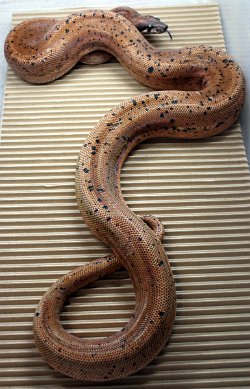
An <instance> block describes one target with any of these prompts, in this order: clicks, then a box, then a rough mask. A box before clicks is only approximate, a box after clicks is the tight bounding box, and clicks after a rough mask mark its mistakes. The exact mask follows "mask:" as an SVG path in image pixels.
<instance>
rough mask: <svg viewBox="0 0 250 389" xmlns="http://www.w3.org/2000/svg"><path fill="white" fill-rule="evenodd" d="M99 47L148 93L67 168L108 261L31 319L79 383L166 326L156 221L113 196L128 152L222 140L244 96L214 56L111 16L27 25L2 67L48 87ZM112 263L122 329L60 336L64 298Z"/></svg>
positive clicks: (57, 293)
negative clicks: (131, 297) (169, 141)
mask: <svg viewBox="0 0 250 389" xmlns="http://www.w3.org/2000/svg"><path fill="white" fill-rule="evenodd" d="M150 27H151V26H150ZM98 50H99V51H101V52H107V53H109V54H111V55H113V56H115V57H116V58H117V60H118V61H119V62H120V63H121V65H122V66H124V67H125V68H126V69H127V70H128V71H129V73H130V74H131V75H132V76H133V77H134V78H135V79H136V80H138V81H139V82H141V83H142V84H144V85H147V86H149V87H152V88H154V89H155V90H156V91H152V92H148V93H144V94H142V95H138V96H134V97H133V98H131V99H129V100H128V101H125V102H123V103H122V104H120V105H119V106H118V107H115V108H114V109H112V110H111V111H110V112H109V113H108V114H107V115H106V116H105V117H103V118H102V120H100V122H99V123H98V124H97V125H96V127H95V128H94V129H93V131H92V132H91V133H90V135H89V136H88V137H87V139H86V141H85V143H84V144H83V146H82V148H81V151H80V155H79V159H78V163H77V169H76V197H77V201H78V206H79V209H80V213H81V215H82V217H83V219H84V221H85V222H86V223H87V224H88V226H89V228H90V229H91V231H92V232H93V234H95V235H96V236H97V237H98V238H100V239H101V240H102V241H103V242H105V244H107V245H108V246H109V247H110V249H111V251H112V255H110V256H108V257H105V258H101V259H98V260H95V261H92V262H90V263H89V264H88V265H86V266H81V267H78V268H77V269H75V270H73V271H71V272H70V273H69V274H66V275H64V276H63V277H62V278H60V279H59V280H58V281H57V282H55V283H54V284H53V285H52V286H51V287H50V289H49V290H48V291H47V292H46V293H45V295H44V296H43V297H42V299H41V301H40V303H39V305H38V307H37V310H36V314H35V318H34V337H35V341H36V345H37V347H38V349H39V351H40V353H41V354H42V355H43V356H44V358H45V359H46V360H47V361H48V363H49V364H50V365H51V366H52V367H53V368H55V369H56V370H58V371H60V372H62V373H64V374H65V375H68V376H70V377H73V378H77V379H82V380H85V381H108V380H115V379H118V378H122V377H125V376H128V375H130V374H132V373H134V372H136V371H138V370H140V369H141V368H142V367H144V366H145V365H147V364H148V363H149V362H150V361H151V360H152V359H153V358H154V357H155V356H156V355H157V354H158V353H159V352H160V350H161V349H162V348H163V347H164V345H165V344H166V342H167V340H168V338H169V336H170V333H171V330H172V326H173V323H174V319H175V310H176V293H175V283H174V280H173V275H172V272H171V269H170V265H169V262H168V260H167V257H166V254H165V251H164V248H163V245H162V243H161V240H162V236H163V231H162V226H161V223H160V222H159V221H158V220H157V219H156V218H153V217H152V216H147V217H138V216H137V215H135V214H134V213H133V212H132V211H131V210H130V209H129V208H128V206H127V205H126V203H125V202H124V200H123V197H122V193H121V189H120V173H121V168H122V165H123V163H124V161H125V159H126V157H127V155H128V154H129V152H130V151H131V150H132V149H133V148H134V147H135V146H136V145H137V144H138V143H140V142H142V141H144V140H147V139H150V138H155V137H170V138H176V139H198V138H203V137H209V136H212V135H216V134H219V133H221V132H222V131H224V130H226V129H227V128H229V127H230V126H231V125H232V124H233V123H235V122H236V121H237V119H238V117H239V114H240V111H241V107H242V105H243V102H244V95H245V87H244V78H243V75H242V71H241V69H240V67H239V65H238V64H237V63H236V62H235V61H234V59H233V58H231V57H230V56H228V55H227V54H225V53H224V52H223V51H221V50H220V49H216V48H212V47H205V46H196V47H185V48H183V49H180V50H159V49H157V48H155V47H153V46H152V45H151V44H150V43H149V42H148V41H147V40H146V39H145V38H144V37H143V36H142V34H141V33H140V32H139V31H138V29H137V28H136V27H135V26H134V25H133V24H132V23H131V21H129V20H127V19H126V18H125V17H124V16H123V15H120V14H118V13H115V12H113V11H103V10H87V11H83V12H80V13H75V14H72V15H70V16H69V17H67V18H65V19H63V20H57V19H48V18H46V19H41V18H40V19H34V20H28V21H25V22H23V23H21V24H20V25H18V26H16V27H15V28H14V29H13V30H12V31H11V32H10V33H9V35H8V37H7V39H6V43H5V54H6V58H7V61H8V62H9V64H10V65H11V66H12V68H13V69H14V71H15V72H16V73H17V74H18V75H19V76H20V77H22V78H23V79H24V80H26V81H29V82H32V83H46V82H51V81H53V80H55V79H57V78H58V77H61V76H62V75H64V74H65V73H67V72H68V71H69V70H70V69H72V67H73V66H74V65H75V64H76V63H77V62H78V61H81V60H82V59H84V57H85V56H87V55H90V53H92V52H96V51H98ZM121 265H122V266H124V267H125V268H126V269H127V271H128V272H129V275H130V277H131V281H132V284H133V287H134V292H135V300H136V303H135V311H134V314H133V316H132V317H131V318H130V320H129V321H128V323H127V324H126V325H125V327H124V328H123V329H122V330H121V331H119V332H117V333H115V334H114V335H112V336H109V337H106V338H102V339H100V340H88V339H80V338H78V337H75V336H73V335H72V334H70V333H67V332H66V331H65V330H64V329H63V327H62V325H61V324H60V312H61V310H62V308H63V305H64V303H65V301H66V299H67V298H68V297H69V296H70V295H71V294H72V293H74V292H75V291H77V290H78V289H79V288H82V287H84V286H85V285H87V284H89V283H90V282H93V281H94V280H96V279H97V278H99V277H103V276H105V275H107V274H110V273H112V272H114V271H115V270H117V269H118V268H119V267H120V266H121Z"/></svg>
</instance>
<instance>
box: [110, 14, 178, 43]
mask: <svg viewBox="0 0 250 389" xmlns="http://www.w3.org/2000/svg"><path fill="white" fill-rule="evenodd" d="M112 11H113V12H116V13H119V14H120V15H122V16H124V17H125V18H126V19H128V20H129V21H130V22H131V23H133V24H134V25H135V27H136V28H137V29H138V30H139V31H140V32H146V33H148V34H162V33H164V32H167V33H168V35H169V37H170V39H172V35H171V33H170V32H169V30H168V25H167V24H165V23H163V22H162V21H161V20H160V19H159V18H156V17H154V16H152V15H141V14H140V13H139V12H137V11H136V10H134V9H133V8H130V7H116V8H114V9H112Z"/></svg>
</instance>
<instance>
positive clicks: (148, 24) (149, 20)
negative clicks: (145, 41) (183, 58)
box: [136, 15, 172, 39]
mask: <svg viewBox="0 0 250 389" xmlns="http://www.w3.org/2000/svg"><path fill="white" fill-rule="evenodd" d="M136 27H137V28H138V30H139V31H140V32H143V31H145V32H147V33H149V34H163V33H164V32H167V33H168V35H169V36H170V39H172V35H171V33H170V31H169V30H168V25H167V24H165V23H163V22H162V21H161V20H160V19H159V18H156V17H154V16H151V15H146V16H142V18H141V21H140V23H138V24H137V25H136Z"/></svg>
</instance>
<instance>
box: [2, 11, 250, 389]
mask: <svg viewBox="0 0 250 389" xmlns="http://www.w3.org/2000/svg"><path fill="white" fill-rule="evenodd" d="M70 12H71V11H60V12H59V11H58V12H50V13H47V12H46V13H45V12H44V13H42V15H44V16H47V15H49V16H64V15H67V14H68V13H70ZM142 12H144V13H147V14H148V13H151V14H154V15H156V16H159V17H161V18H162V20H165V21H166V22H167V24H168V25H169V26H170V30H171V32H172V34H173V37H174V39H173V41H171V42H170V41H169V37H168V35H167V34H165V35H161V36H155V37H153V38H150V40H151V42H152V43H153V44H155V45H156V46H157V47H160V48H164V47H176V48H179V47H182V46H184V45H195V44H200V43H204V44H206V45H214V46H219V47H224V40H223V34H222V30H221V25H220V17H219V10H218V7H217V6H216V5H213V4H212V5H208V6H204V5H202V6H191V7H178V8H174V7H169V8H168V7H166V8H152V9H150V11H149V10H147V9H142ZM36 15H38V14H37V13H36V14H33V13H29V14H16V15H14V23H17V22H19V21H21V20H23V19H26V18H27V17H34V16H36ZM39 15H41V13H39ZM239 28H240V27H239ZM146 90H148V88H146V87H144V86H142V85H140V84H139V83H138V82H137V81H135V80H133V79H132V78H131V76H130V75H129V74H128V73H127V72H126V70H124V69H122V68H121V66H120V65H119V64H118V63H109V64H104V65H100V66H93V67H91V66H85V65H79V66H77V68H76V69H74V70H73V71H71V72H70V73H69V74H68V75H67V76H65V77H64V78H62V79H60V80H57V81H55V82H53V83H51V84H49V85H40V86H34V85H29V84H27V83H25V82H23V81H22V80H20V79H19V78H17V77H16V76H15V74H14V73H13V72H12V71H11V70H9V72H8V77H7V83H6V89H5V102H4V112H3V128H2V140H1V146H0V160H1V177H0V180H1V183H0V190H1V194H0V195H1V197H0V201H1V211H0V215H1V220H0V224H1V226H0V233H1V241H0V245H1V259H0V268H1V271H0V277H1V286H0V296H1V297H0V298H1V304H0V315H1V316H0V344H1V347H0V377H1V378H0V386H1V387H5V388H7V387H16V388H37V387H46V388H64V387H79V388H80V387H81V388H82V387H84V388H96V387H102V386H105V387H112V388H137V387H138V386H139V385H140V387H141V388H152V389H153V388H155V389H156V388H171V389H173V388H178V389H184V388H185V389H186V388H213V389H216V388H222V387H223V388H225V387H226V388H247V387H249V386H250V372H249V366H250V340H249V339H250V261H249V259H250V257H249V248H250V239H249V237H250V206H249V198H250V179H249V171H248V166H247V160H246V157H245V151H244V146H243V141H242V137H241V130H240V127H239V125H236V126H234V127H233V128H232V129H230V130H228V131H227V132H226V133H224V134H223V135H220V136H216V137H214V138H210V139H207V140H202V141H189V142H180V141H179V142H175V141H173V140H171V141H170V140H167V139H166V140H161V141H157V140H156V141H155V142H153V141H150V142H147V143H144V144H141V145H140V146H139V147H138V148H137V149H136V150H134V151H133V152H132V154H131V155H130V156H129V158H128V160H127V162H126V163H125V166H124V168H123V172H122V190H123V194H124V197H125V200H126V202H127V203H128V204H129V206H130V207H131V209H132V210H133V211H134V212H136V213H137V214H152V215H155V216H157V217H159V218H160V220H161V221H162V222H163V223H164V226H165V228H166V236H165V239H164V246H165V249H166V252H167V254H168V256H169V259H170V262H171V265H172V269H173V273H174V277H175V281H176V287H177V302H178V308H177V317H176V322H175V326H174V330H173V334H172V337H171V339H170V342H169V344H168V345H167V346H166V347H165V349H164V350H163V351H162V353H161V354H160V355H159V356H158V357H157V358H156V359H155V360H154V361H153V362H152V363H151V364H150V365H149V366H147V367H146V368H144V369H143V370H141V371H140V372H139V373H137V374H136V375H134V376H131V377H128V378H127V379H124V380H121V381H118V382H115V383H106V384H96V385H89V384H86V385H85V384H83V383H81V382H78V381H75V380H72V379H69V378H67V377H64V376H62V375H61V374H59V373H57V372H55V371H54V370H52V369H51V368H50V367H48V365H47V364H46V362H45V361H44V360H43V359H42V358H41V357H40V355H39V354H38V352H37V350H36V348H35V345H34V341H33V337H32V319H33V313H34V309H35V306H36V304H37V303H38V301H39V299H40V297H41V296H42V294H43V293H44V292H45V291H46V289H47V288H48V287H49V286H50V285H51V283H52V282H54V281H55V280H56V279H58V277H60V276H61V275H62V274H64V273H66V272H68V271H70V270H71V269H73V268H75V267H77V266H78V265H81V264H83V263H87V262H88V261H90V260H91V259H94V258H98V257H101V256H103V255H106V254H107V253H109V250H108V248H106V247H105V246H104V245H103V244H102V243H101V242H99V241H98V240H97V239H96V238H95V237H93V236H92V234H91V233H90V232H89V230H88V228H87V226H85V225H84V223H83V222H82V220H81V218H80V214H79V211H78V209H77V205H76V200H75V193H74V173H75V165H76V160H77V156H78V152H79V149H80V146H81V144H82V143H83V141H84V138H85V136H86V135H87V134H88V133H89V131H91V130H92V128H93V127H94V125H95V123H96V122H97V121H98V120H99V119H100V118H101V117H102V116H103V115H104V114H105V113H106V112H107V111H108V110H109V109H110V108H111V107H113V106H114V105H116V104H118V103H119V102H121V101H122V100H125V99H127V98H130V97H131V96H133V95H135V94H138V93H140V92H143V91H146ZM133 306H134V295H133V290H132V287H131V284H130V281H129V278H128V276H127V274H126V273H124V272H118V273H116V274H113V275H112V276H111V277H109V278H107V279H103V280H99V281H98V282H96V283H94V284H93V285H91V286H90V287H89V288H87V289H85V290H81V291H79V293H77V295H76V296H72V298H71V299H70V301H69V303H68V304H67V305H66V306H65V308H64V311H63V313H62V322H63V324H64V326H65V328H67V329H68V330H69V331H70V332H72V333H74V334H76V335H78V336H85V337H86V336H87V337H102V336H107V335H109V334H112V333H114V332H115V331H117V330H119V329H121V328H122V327H123V326H124V323H125V322H126V321H127V320H128V318H129V317H130V315H131V314H132V312H133Z"/></svg>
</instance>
